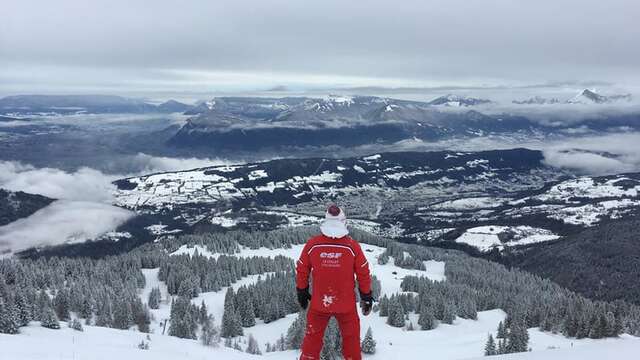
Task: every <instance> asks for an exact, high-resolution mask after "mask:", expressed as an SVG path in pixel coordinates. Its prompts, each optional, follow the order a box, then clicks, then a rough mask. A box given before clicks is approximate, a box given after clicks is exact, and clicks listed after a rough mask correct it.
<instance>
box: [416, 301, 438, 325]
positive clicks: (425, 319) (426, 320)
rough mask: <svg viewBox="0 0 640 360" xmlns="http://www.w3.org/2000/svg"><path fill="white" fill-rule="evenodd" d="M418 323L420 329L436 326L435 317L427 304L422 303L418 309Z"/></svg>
mask: <svg viewBox="0 0 640 360" xmlns="http://www.w3.org/2000/svg"><path fill="white" fill-rule="evenodd" d="M418 325H420V329H421V330H432V329H435V328H436V325H437V324H436V318H435V316H433V311H432V310H431V308H430V307H429V306H427V305H423V306H422V308H421V309H420V317H419V318H418Z"/></svg>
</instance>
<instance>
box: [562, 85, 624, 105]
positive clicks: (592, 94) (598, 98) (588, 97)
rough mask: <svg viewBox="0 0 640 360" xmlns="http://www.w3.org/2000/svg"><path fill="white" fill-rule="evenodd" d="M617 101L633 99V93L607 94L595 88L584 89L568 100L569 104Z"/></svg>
mask: <svg viewBox="0 0 640 360" xmlns="http://www.w3.org/2000/svg"><path fill="white" fill-rule="evenodd" d="M616 101H631V94H622V95H610V96H605V95H601V94H599V93H597V92H596V90H595V89H584V90H582V92H580V93H579V94H578V95H576V96H575V97H573V98H571V99H569V100H567V103H569V104H607V103H612V102H616Z"/></svg>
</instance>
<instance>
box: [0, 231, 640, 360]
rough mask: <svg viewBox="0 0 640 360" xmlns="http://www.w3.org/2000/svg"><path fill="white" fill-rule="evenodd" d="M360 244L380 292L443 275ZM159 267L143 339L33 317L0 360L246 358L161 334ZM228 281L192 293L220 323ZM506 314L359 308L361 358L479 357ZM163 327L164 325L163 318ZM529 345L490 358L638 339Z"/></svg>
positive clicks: (594, 352) (585, 359)
mask: <svg viewBox="0 0 640 360" xmlns="http://www.w3.org/2000/svg"><path fill="white" fill-rule="evenodd" d="M362 248H363V250H364V252H365V255H366V257H367V258H368V260H369V263H370V266H371V271H372V273H373V274H375V275H376V277H377V278H378V279H379V280H380V281H381V283H382V293H383V294H384V293H386V294H392V293H395V292H399V291H400V282H401V281H402V278H403V277H404V276H407V275H417V276H426V277H429V278H430V279H432V280H435V281H446V277H445V266H446V264H445V263H442V262H437V261H427V262H425V265H426V271H421V270H407V269H402V268H399V267H396V266H394V265H393V259H391V260H390V261H389V262H388V263H387V264H385V265H380V264H378V262H377V257H378V256H379V255H380V254H382V252H384V248H381V247H378V246H372V245H367V244H362ZM301 250H302V245H295V246H293V247H291V248H289V249H266V248H261V249H248V248H242V249H241V251H240V252H239V253H237V254H235V256H239V257H250V256H268V257H274V256H277V255H283V256H287V257H290V258H292V259H297V257H298V256H299V254H300V251H301ZM196 251H197V252H198V253H199V254H202V255H204V256H210V257H217V256H220V254H218V253H211V252H208V251H206V249H204V248H201V247H191V248H189V247H186V246H183V247H181V248H179V249H178V250H177V251H176V252H174V253H172V255H178V254H191V255H192V254H194V253H195V252H196ZM158 270H159V269H144V270H143V274H144V276H145V278H146V280H147V282H146V286H145V287H144V288H143V289H141V291H140V296H141V298H142V299H143V301H144V302H146V301H147V299H148V295H149V293H150V292H151V289H152V288H153V287H159V288H160V291H161V294H162V301H161V304H160V308H159V309H155V310H151V313H152V317H153V319H152V323H151V326H150V328H151V334H149V340H147V335H146V334H142V333H139V332H136V331H133V330H130V331H128V330H116V329H108V328H101V327H93V326H85V329H84V332H78V331H74V330H72V329H69V328H68V327H67V324H66V323H64V322H61V326H62V328H61V329H60V330H50V329H45V328H42V327H40V326H39V324H38V323H37V322H33V323H31V324H30V326H28V327H25V328H21V333H20V334H18V335H3V334H0V349H1V352H0V359H1V360H4V359H11V360H14V359H15V360H36V359H37V360H59V359H64V360H66V359H70V360H72V359H79V360H93V359H96V360H102V359H104V360H113V359H118V360H129V359H131V360H134V359H135V360H144V359H153V360H174V359H184V360H203V359H229V360H234V359H251V358H255V357H254V355H249V354H246V353H243V352H240V351H237V350H233V349H229V348H225V347H224V346H220V347H217V348H214V347H205V346H203V345H201V344H200V343H199V342H198V341H194V340H186V339H179V338H175V337H171V336H167V335H163V322H164V321H165V320H166V319H168V318H169V313H170V302H171V299H170V297H169V294H168V292H167V288H166V285H165V284H164V283H163V282H160V281H159V280H158ZM264 275H265V274H262V275H251V276H247V277H244V278H243V279H241V280H239V281H237V282H236V283H234V284H233V285H231V286H232V287H233V288H234V289H238V288H239V287H240V286H242V285H246V284H251V283H254V282H256V281H257V280H258V279H259V277H260V276H264ZM226 290H227V289H226V288H223V289H221V291H218V292H206V293H201V294H200V296H198V297H197V298H194V299H193V300H192V302H193V303H194V304H198V305H199V304H200V303H201V302H203V301H204V302H205V304H206V305H207V308H208V310H209V312H210V314H212V315H213V316H214V317H215V320H216V322H217V323H218V324H219V323H220V321H221V319H222V312H223V307H224V294H225V292H226ZM296 316H297V314H290V315H288V316H287V317H285V318H283V319H279V320H276V321H274V322H271V323H269V324H265V323H263V322H262V321H261V320H257V322H256V325H255V326H253V327H250V328H245V329H244V333H245V336H243V337H239V338H238V340H239V341H240V344H241V346H242V347H243V348H244V347H246V341H247V338H248V336H249V335H253V336H254V337H255V338H256V339H257V340H258V342H259V343H260V346H261V349H262V351H263V352H264V350H265V344H266V342H270V343H275V342H276V340H277V339H278V338H279V337H280V335H281V334H286V331H287V329H288V327H289V326H290V324H291V323H292V322H293V321H294V320H295V318H296ZM409 318H410V321H412V322H413V324H414V325H416V324H417V315H416V314H410V315H409ZM504 318H505V313H504V312H503V311H502V310H499V309H496V310H490V311H484V312H479V313H478V320H475V321H474V320H466V319H460V318H457V319H456V320H455V321H454V323H453V324H452V325H447V324H439V326H438V327H437V328H436V329H434V330H429V331H420V330H415V331H407V330H406V329H404V328H395V327H391V326H389V325H387V324H386V320H387V318H386V317H380V316H378V314H377V313H373V314H371V315H369V316H366V317H365V316H362V314H361V335H362V336H364V333H365V332H366V330H367V328H369V327H371V328H372V330H373V335H374V338H375V340H376V341H377V346H376V349H377V352H376V354H374V355H368V356H365V358H366V359H372V360H386V359H393V358H397V357H400V358H404V359H418V358H422V357H424V356H428V357H429V358H434V359H439V360H440V359H442V360H444V359H481V358H484V357H482V354H483V349H484V344H485V341H486V337H487V334H489V333H493V334H494V336H495V332H496V328H497V326H498V323H499V322H500V321H502V320H504ZM167 330H168V325H167ZM529 336H530V344H529V345H530V348H531V350H532V352H530V353H523V354H516V355H505V356H496V357H494V358H495V359H531V360H542V359H563V360H564V359H570V360H571V359H576V360H578V359H580V360H591V359H604V358H615V359H632V358H633V359H635V358H636V356H637V354H638V353H639V352H640V341H638V340H639V339H638V338H634V337H631V336H628V335H624V336H622V337H621V338H619V339H604V340H591V339H582V340H576V339H568V338H565V337H564V336H561V335H555V334H551V333H546V332H541V331H539V330H538V329H529ZM142 340H145V341H147V342H148V343H149V349H148V350H141V349H138V347H137V345H138V344H139V343H140V342H141V341H142ZM298 356H299V355H298V354H297V351H292V350H291V351H284V352H275V353H265V354H264V355H263V357H264V358H268V359H273V360H293V359H297V358H298Z"/></svg>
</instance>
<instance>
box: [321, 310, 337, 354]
mask: <svg viewBox="0 0 640 360" xmlns="http://www.w3.org/2000/svg"><path fill="white" fill-rule="evenodd" d="M323 343H324V345H323V346H322V352H321V353H320V359H321V360H334V359H335V360H338V359H340V357H341V356H340V353H341V348H342V338H341V337H340V331H339V330H338V322H337V321H336V319H335V318H331V320H329V325H327V329H326V331H325V333H324V341H323Z"/></svg>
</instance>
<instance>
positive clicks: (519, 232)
mask: <svg viewBox="0 0 640 360" xmlns="http://www.w3.org/2000/svg"><path fill="white" fill-rule="evenodd" d="M509 231H510V232H512V234H513V238H512V239H511V240H510V241H508V242H505V243H503V242H501V241H500V238H499V237H498V235H500V234H504V233H506V232H509ZM557 238H559V236H558V235H555V234H554V233H552V232H551V231H549V230H545V229H539V228H534V227H530V226H479V227H475V228H471V229H467V231H465V232H464V234H462V235H461V236H460V237H458V238H457V239H456V242H459V243H464V244H467V245H471V246H473V247H476V248H477V249H478V250H480V251H483V252H486V251H490V250H491V249H493V248H497V249H499V250H502V249H504V246H505V245H510V246H513V245H526V244H535V243H539V242H544V241H550V240H555V239H557Z"/></svg>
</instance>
